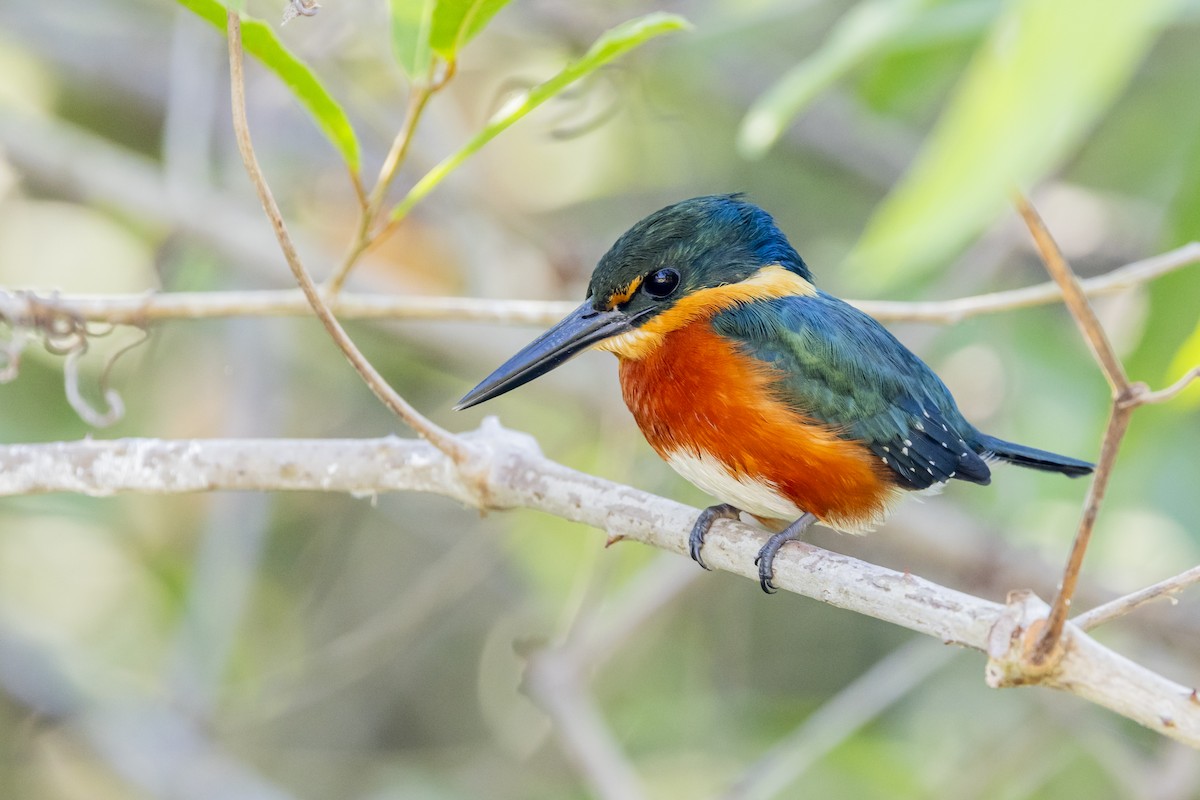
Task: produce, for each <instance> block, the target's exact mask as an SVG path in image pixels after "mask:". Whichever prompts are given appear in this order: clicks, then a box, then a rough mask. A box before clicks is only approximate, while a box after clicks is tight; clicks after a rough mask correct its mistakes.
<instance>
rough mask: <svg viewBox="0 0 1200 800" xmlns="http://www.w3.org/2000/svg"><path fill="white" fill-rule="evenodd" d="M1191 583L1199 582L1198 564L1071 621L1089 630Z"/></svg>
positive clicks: (1170, 594)
mask: <svg viewBox="0 0 1200 800" xmlns="http://www.w3.org/2000/svg"><path fill="white" fill-rule="evenodd" d="M1193 583H1200V566H1195V567H1192V568H1191V569H1189V570H1187V571H1186V572H1182V573H1180V574H1178V575H1176V576H1175V577H1173V578H1167V579H1166V580H1165V581H1159V582H1158V583H1156V584H1153V585H1151V586H1147V587H1146V588H1145V589H1139V590H1138V591H1136V592H1131V593H1130V594H1127V595H1125V596H1124V597H1118V598H1117V599H1116V600H1110V601H1109V602H1107V603H1105V604H1104V605H1102V606H1096V607H1095V608H1093V609H1092V610H1091V611H1086V612H1084V613H1082V614H1080V615H1079V616H1077V617H1075V618H1074V619H1072V620H1071V622H1072V623H1073V624H1075V625H1078V626H1079V628H1080V629H1081V630H1085V631H1090V630H1091V629H1092V628H1096V627H1099V626H1100V625H1103V624H1104V623H1106V622H1111V621H1112V620H1114V619H1116V618H1117V617H1123V616H1125V615H1126V614H1128V613H1129V612H1130V611H1133V610H1134V609H1136V608H1140V607H1142V606H1143V605H1145V604H1146V603H1149V602H1150V601H1152V600H1157V599H1159V598H1160V597H1171V596H1172V595H1175V594H1178V593H1179V592H1182V591H1183V590H1184V589H1186V588H1187V587H1189V586H1191V585H1192V584H1193Z"/></svg>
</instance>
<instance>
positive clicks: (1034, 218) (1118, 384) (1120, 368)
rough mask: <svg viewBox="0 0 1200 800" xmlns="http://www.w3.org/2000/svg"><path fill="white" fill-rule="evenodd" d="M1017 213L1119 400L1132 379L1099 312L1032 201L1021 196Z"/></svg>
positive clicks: (1126, 392) (1128, 388)
mask: <svg viewBox="0 0 1200 800" xmlns="http://www.w3.org/2000/svg"><path fill="white" fill-rule="evenodd" d="M1017 210H1018V211H1020V213H1021V216H1022V218H1024V220H1025V224H1026V225H1027V226H1028V227H1029V232H1030V233H1031V234H1032V235H1033V241H1034V243H1035V244H1037V248H1038V252H1039V253H1040V254H1041V256H1042V262H1043V263H1044V264H1045V265H1046V271H1047V272H1049V273H1050V277H1052V278H1054V281H1055V282H1056V283H1057V284H1058V286H1059V288H1060V289H1061V290H1062V293H1063V301H1064V302H1065V303H1066V304H1067V309H1068V310H1069V311H1070V312H1071V316H1072V317H1074V318H1075V323H1076V324H1077V325H1078V326H1079V330H1080V331H1082V332H1083V335H1084V338H1086V339H1087V342H1088V345H1090V346H1091V348H1092V353H1093V354H1094V355H1095V356H1096V362H1097V363H1098V364H1099V365H1100V368H1101V369H1102V370H1104V377H1106V378H1108V383H1109V385H1110V386H1111V387H1112V390H1113V397H1114V398H1119V397H1122V396H1124V395H1126V394H1128V392H1129V391H1130V385H1129V378H1128V376H1126V375H1125V366H1124V365H1123V364H1122V363H1121V359H1120V358H1119V357H1118V356H1117V352H1116V351H1115V350H1114V349H1113V346H1112V342H1110V341H1109V340H1108V334H1106V333H1105V332H1104V327H1103V326H1102V325H1101V324H1100V319H1099V317H1097V316H1096V312H1095V311H1094V310H1093V309H1092V306H1091V304H1090V303H1089V302H1088V300H1087V295H1086V294H1085V293H1084V291H1083V287H1082V286H1081V285H1080V283H1079V278H1077V277H1076V276H1075V272H1074V270H1072V269H1071V265H1070V264H1068V263H1067V259H1066V258H1064V257H1063V254H1062V250H1060V249H1059V247H1058V244H1057V243H1056V242H1055V241H1054V237H1053V236H1051V235H1050V231H1049V230H1047V228H1046V223H1045V222H1043V221H1042V218H1041V216H1040V215H1039V214H1038V213H1037V211H1036V210H1035V209H1034V207H1033V206H1032V205H1030V203H1029V201H1028V200H1026V199H1025V198H1024V197H1023V196H1020V195H1018V197H1017Z"/></svg>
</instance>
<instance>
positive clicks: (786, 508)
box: [667, 450, 804, 521]
mask: <svg viewBox="0 0 1200 800" xmlns="http://www.w3.org/2000/svg"><path fill="white" fill-rule="evenodd" d="M667 463H668V464H670V465H671V468H672V469H674V470H675V471H676V472H678V473H679V474H680V475H682V476H683V477H685V478H687V480H688V481H689V482H691V483H693V484H695V485H696V486H697V487H699V488H700V489H703V490H704V491H706V492H708V493H709V494H711V495H712V496H713V497H715V498H717V499H718V500H720V501H721V502H722V503H729V505H731V506H733V507H734V508H739V509H741V510H742V511H745V512H746V513H747V514H753V515H754V516H756V517H766V518H770V519H785V520H789V521H790V520H794V519H796V518H797V517H799V516H800V515H801V514H803V513H804V511H803V509H800V508H797V506H796V504H795V503H793V502H792V501H791V500H788V499H787V498H786V497H784V496H783V495H782V494H780V493H779V490H778V489H777V488H776V487H775V486H774V485H772V484H770V483H767V482H765V481H757V480H754V479H753V478H750V477H746V476H742V477H738V476H737V475H734V474H733V473H732V472H731V471H730V470H729V469H728V468H727V467H726V466H725V465H724V464H723V463H721V462H720V461H718V460H717V459H716V458H714V457H712V456H710V455H708V454H700V453H695V452H690V451H687V450H676V451H675V452H673V453H671V454H670V456H668V457H667Z"/></svg>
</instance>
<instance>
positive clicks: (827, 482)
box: [621, 319, 897, 531]
mask: <svg viewBox="0 0 1200 800" xmlns="http://www.w3.org/2000/svg"><path fill="white" fill-rule="evenodd" d="M772 378H773V375H772V368H771V367H770V366H769V365H767V364H764V363H761V362H758V361H756V360H754V359H753V358H750V357H747V356H745V355H743V354H741V353H739V352H738V351H737V349H736V346H735V345H734V344H733V343H732V342H730V341H729V340H728V339H724V338H722V337H720V336H718V335H716V333H714V332H713V330H712V328H711V326H710V325H709V322H708V320H707V319H700V320H697V321H695V322H692V323H691V324H688V325H686V326H684V327H682V328H679V329H677V330H674V331H672V332H670V333H669V334H667V335H666V337H665V338H664V339H663V341H662V342H661V344H660V346H658V347H655V348H654V349H653V351H652V352H649V353H646V354H645V355H644V356H643V357H641V358H638V359H636V360H635V359H630V358H622V359H621V389H622V392H623V393H624V396H625V403H626V405H628V406H629V410H630V411H631V412H633V416H634V419H636V420H637V423H638V426H639V427H640V428H641V429H642V433H643V434H644V435H645V436H646V440H647V441H648V442H649V443H650V446H651V447H653V448H654V449H655V451H657V452H658V454H659V455H660V456H662V457H663V458H665V459H667V460H668V461H670V460H671V458H672V456H673V455H677V454H683V455H687V456H691V457H693V458H694V457H702V458H703V457H707V458H710V459H715V460H716V461H717V462H719V463H720V464H721V465H723V466H724V468H725V470H727V471H728V472H729V473H730V474H731V475H732V476H733V477H734V478H735V479H737V480H744V481H748V482H758V483H765V484H766V485H767V486H769V487H771V488H773V489H774V490H775V491H777V492H778V493H779V494H781V495H782V496H783V497H786V498H787V499H788V500H790V501H791V502H792V503H793V504H794V505H795V506H797V507H799V508H800V509H803V510H804V511H809V512H811V513H813V514H815V515H816V516H817V518H818V519H820V520H821V521H822V522H825V523H827V524H830V525H832V526H833V527H836V528H841V529H844V530H850V531H863V530H869V529H870V528H871V527H873V526H874V525H875V524H877V523H879V522H880V521H882V519H883V517H884V516H885V514H886V510H887V505H888V503H889V501H891V500H892V499H894V498H895V497H896V495H897V490H896V489H895V486H894V483H893V482H892V480H891V477H890V470H889V469H888V468H887V466H886V465H885V464H883V463H882V462H881V461H880V460H879V459H878V458H877V457H876V456H875V455H874V454H873V453H871V451H870V450H868V449H867V448H866V447H865V446H863V445H861V444H857V443H855V442H851V441H847V440H845V439H843V438H841V437H840V436H838V434H837V431H835V430H834V429H832V428H831V427H830V426H828V425H824V424H822V423H818V422H816V421H814V420H812V419H809V418H806V417H804V416H803V415H802V414H800V413H798V412H796V411H794V410H792V409H791V408H789V407H787V406H786V405H784V404H783V403H781V402H780V401H778V400H776V399H775V398H774V397H773V396H772V392H771V383H772ZM702 488H703V487H702ZM720 499H722V500H724V501H725V502H729V503H732V504H734V505H737V499H736V498H732V497H729V498H725V497H723V498H720Z"/></svg>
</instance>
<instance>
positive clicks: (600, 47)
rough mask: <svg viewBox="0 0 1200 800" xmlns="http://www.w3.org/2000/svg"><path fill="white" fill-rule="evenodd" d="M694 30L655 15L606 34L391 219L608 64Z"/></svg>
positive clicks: (445, 164)
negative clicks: (665, 36)
mask: <svg viewBox="0 0 1200 800" xmlns="http://www.w3.org/2000/svg"><path fill="white" fill-rule="evenodd" d="M689 28H691V25H690V24H688V21H687V20H685V19H684V18H683V17H680V16H677V15H675V14H665V13H661V12H656V13H653V14H647V15H646V16H644V17H638V18H637V19H633V20H630V21H628V22H625V23H622V24H621V25H618V26H617V27H615V28H613V29H611V30H609V31H607V32H606V33H604V34H603V35H602V36H601V37H600V38H599V39H597V40H596V42H595V43H594V44H593V45H592V46H591V48H589V49H588V51H587V52H586V53H585V54H584V55H583V57H582V58H580V59H579V60H578V61H573V62H571V63H570V64H568V65H567V66H566V67H564V68H563V70H562V72H560V73H558V74H557V75H555V76H554V77H553V78H550V79H549V80H548V81H546V82H544V83H539V84H538V85H537V86H534V87H533V88H532V89H529V90H527V91H524V92H521V93H520V94H518V95H516V96H515V97H513V98H512V99H511V100H509V101H508V102H507V103H505V104H504V106H503V107H502V108H501V109H500V110H499V111H497V112H496V114H495V115H494V116H493V117H492V118H491V119H490V120H489V121H488V123H487V125H486V126H484V128H483V130H481V131H480V132H479V133H477V134H475V136H474V137H473V138H472V139H471V140H470V141H469V142H467V143H466V144H465V145H463V146H462V147H461V148H459V150H458V151H457V152H455V153H453V154H451V155H449V156H447V157H446V158H445V159H444V160H442V162H441V163H440V164H438V165H437V166H435V167H434V168H433V169H431V170H430V171H429V172H428V173H426V175H425V177H423V178H421V180H420V181H418V182H417V185H416V186H414V187H413V188H412V189H411V190H410V191H409V193H408V195H407V196H406V197H405V198H404V199H403V200H402V201H401V202H400V204H399V205H398V206H396V208H395V209H394V210H393V211H392V215H391V217H392V219H393V220H395V219H399V218H400V217H403V216H404V215H405V214H407V213H408V211H409V209H411V208H412V207H413V206H414V205H416V204H417V203H418V202H419V201H420V200H421V199H422V198H423V197H425V196H426V195H427V194H429V193H430V192H431V191H433V190H434V188H435V187H436V186H437V185H438V184H439V183H441V182H442V181H443V180H445V178H446V176H447V175H449V174H450V173H451V172H453V171H454V170H456V169H458V167H459V166H461V165H462V163H463V162H464V161H466V160H467V159H468V158H470V157H471V156H472V155H473V154H475V153H476V152H478V151H479V149H480V148H482V147H483V146H484V145H485V144H487V143H488V142H490V141H491V140H492V139H494V138H496V136H497V135H499V134H500V133H501V132H503V131H504V130H506V129H508V128H509V127H510V126H512V125H513V123H515V122H517V121H518V120H520V119H521V118H522V117H524V116H526V115H527V114H529V112H531V111H533V110H534V109H535V108H537V107H538V106H540V105H541V104H542V103H544V102H546V101H547V100H549V99H551V98H552V97H554V96H556V95H558V94H560V93H561V92H562V91H563V90H564V89H566V88H567V87H568V86H570V85H571V84H573V83H575V81H577V80H579V79H580V78H583V77H586V76H587V75H590V74H591V73H593V72H595V71H596V70H598V69H600V68H601V67H603V66H604V65H605V64H608V63H609V62H611V61H613V60H614V59H617V58H619V57H620V56H622V55H624V54H625V53H627V52H629V51H630V50H633V49H634V48H636V47H638V46H639V45H641V44H643V43H645V42H647V41H649V40H650V39H653V38H655V37H657V36H661V35H663V34H664V33H670V32H672V31H678V30H686V29H689Z"/></svg>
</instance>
